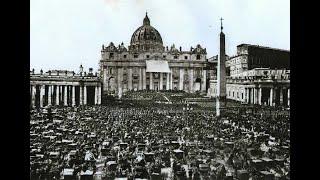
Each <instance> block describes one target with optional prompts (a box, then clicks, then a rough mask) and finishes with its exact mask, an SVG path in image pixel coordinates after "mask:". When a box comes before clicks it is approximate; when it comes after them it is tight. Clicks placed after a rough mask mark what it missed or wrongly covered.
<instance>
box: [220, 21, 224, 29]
mask: <svg viewBox="0 0 320 180" xmlns="http://www.w3.org/2000/svg"><path fill="white" fill-rule="evenodd" d="M223 20H224V19H222V18H220V21H221V32H222V30H223V25H222V21H223Z"/></svg>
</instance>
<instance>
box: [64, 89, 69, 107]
mask: <svg viewBox="0 0 320 180" xmlns="http://www.w3.org/2000/svg"><path fill="white" fill-rule="evenodd" d="M63 104H64V105H65V106H68V86H67V85H65V86H64V100H63Z"/></svg>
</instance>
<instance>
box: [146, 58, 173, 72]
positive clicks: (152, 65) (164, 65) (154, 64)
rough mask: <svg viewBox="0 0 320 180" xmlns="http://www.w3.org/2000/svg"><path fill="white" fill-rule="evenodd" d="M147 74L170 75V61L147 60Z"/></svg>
mask: <svg viewBox="0 0 320 180" xmlns="http://www.w3.org/2000/svg"><path fill="white" fill-rule="evenodd" d="M146 64H147V70H146V72H165V73H170V72H171V71H170V69H169V64H168V61H164V60H147V61H146Z"/></svg>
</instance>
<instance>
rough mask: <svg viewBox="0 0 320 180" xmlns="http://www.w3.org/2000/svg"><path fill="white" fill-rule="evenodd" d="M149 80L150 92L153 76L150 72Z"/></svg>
mask: <svg viewBox="0 0 320 180" xmlns="http://www.w3.org/2000/svg"><path fill="white" fill-rule="evenodd" d="M149 74H150V75H149V79H150V90H153V74H152V72H150V73H149Z"/></svg>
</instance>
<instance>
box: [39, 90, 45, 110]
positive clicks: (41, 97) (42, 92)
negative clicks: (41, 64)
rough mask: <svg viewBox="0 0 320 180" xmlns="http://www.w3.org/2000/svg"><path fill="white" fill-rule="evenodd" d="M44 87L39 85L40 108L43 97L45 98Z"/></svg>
mask: <svg viewBox="0 0 320 180" xmlns="http://www.w3.org/2000/svg"><path fill="white" fill-rule="evenodd" d="M45 87H46V86H45V85H40V107H43V106H44V104H43V103H44V102H43V96H45Z"/></svg>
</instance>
